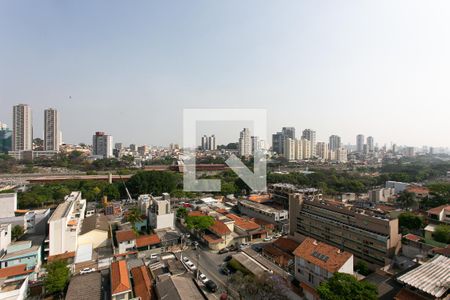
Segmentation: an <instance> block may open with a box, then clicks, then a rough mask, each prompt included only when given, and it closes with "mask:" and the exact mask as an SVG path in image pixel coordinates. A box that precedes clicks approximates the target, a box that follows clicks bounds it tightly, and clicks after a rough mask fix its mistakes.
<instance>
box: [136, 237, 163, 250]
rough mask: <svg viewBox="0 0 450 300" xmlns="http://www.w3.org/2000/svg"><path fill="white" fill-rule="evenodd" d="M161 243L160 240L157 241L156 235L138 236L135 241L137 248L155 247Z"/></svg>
mask: <svg viewBox="0 0 450 300" xmlns="http://www.w3.org/2000/svg"><path fill="white" fill-rule="evenodd" d="M159 243H161V240H160V239H159V237H158V235H157V234H150V235H140V236H138V238H137V239H136V246H137V247H138V248H139V247H145V246H151V245H157V244H159Z"/></svg>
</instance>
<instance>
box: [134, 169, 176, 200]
mask: <svg viewBox="0 0 450 300" xmlns="http://www.w3.org/2000/svg"><path fill="white" fill-rule="evenodd" d="M181 182H182V180H181V176H180V175H179V174H175V173H173V172H160V171H146V172H138V173H136V174H135V175H133V176H132V177H131V178H130V180H128V182H127V187H128V189H129V191H130V193H131V194H132V195H134V196H137V195H140V194H154V195H161V194H162V193H165V192H167V193H171V192H172V191H174V190H175V189H176V188H177V186H178V185H179V184H181Z"/></svg>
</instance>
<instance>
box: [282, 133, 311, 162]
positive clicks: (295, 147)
mask: <svg viewBox="0 0 450 300" xmlns="http://www.w3.org/2000/svg"><path fill="white" fill-rule="evenodd" d="M283 148H284V149H283V150H284V152H283V156H284V157H285V158H286V159H287V160H291V161H293V160H304V159H310V158H311V157H312V155H311V142H310V141H309V140H307V139H304V138H301V139H291V138H285V139H284V147H283Z"/></svg>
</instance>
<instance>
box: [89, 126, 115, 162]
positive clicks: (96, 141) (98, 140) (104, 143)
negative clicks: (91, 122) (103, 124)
mask: <svg viewBox="0 0 450 300" xmlns="http://www.w3.org/2000/svg"><path fill="white" fill-rule="evenodd" d="M92 154H93V155H94V156H103V157H104V158H110V157H112V156H113V138H112V136H110V135H107V134H105V133H104V132H100V131H97V132H96V133H95V135H93V136H92Z"/></svg>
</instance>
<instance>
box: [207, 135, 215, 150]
mask: <svg viewBox="0 0 450 300" xmlns="http://www.w3.org/2000/svg"><path fill="white" fill-rule="evenodd" d="M208 150H216V136H215V135H214V134H213V135H211V136H210V137H208Z"/></svg>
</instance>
